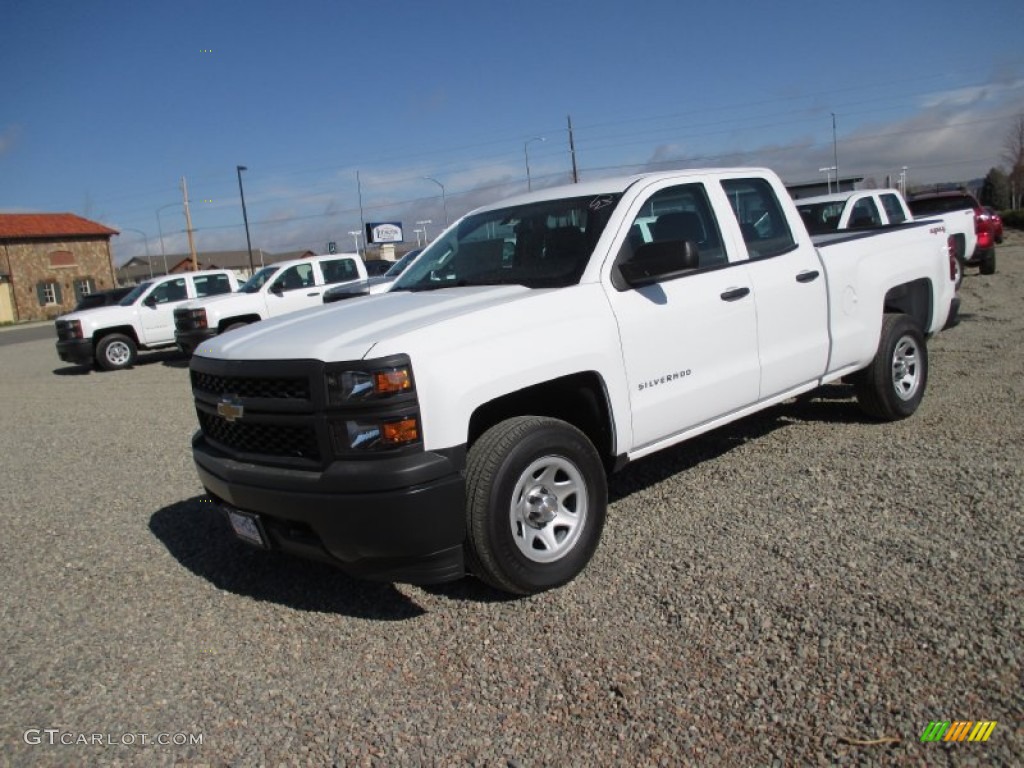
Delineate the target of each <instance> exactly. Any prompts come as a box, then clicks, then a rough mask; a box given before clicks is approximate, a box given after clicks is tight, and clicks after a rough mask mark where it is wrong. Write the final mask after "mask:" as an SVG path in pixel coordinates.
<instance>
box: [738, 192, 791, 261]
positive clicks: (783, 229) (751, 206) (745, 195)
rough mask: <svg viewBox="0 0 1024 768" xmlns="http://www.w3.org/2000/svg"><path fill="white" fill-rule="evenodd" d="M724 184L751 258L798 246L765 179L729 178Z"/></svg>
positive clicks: (782, 251)
mask: <svg viewBox="0 0 1024 768" xmlns="http://www.w3.org/2000/svg"><path fill="white" fill-rule="evenodd" d="M722 188H723V189H724V190H725V194H726V195H728V197H729V203H730V204H731V205H732V211H733V213H734V214H736V220H737V221H738V222H739V225H740V231H741V232H743V240H744V242H746V244H747V253H748V254H749V255H750V258H751V259H766V258H769V257H770V256H778V255H779V254H783V253H786V252H788V251H791V250H793V249H794V248H796V240H794V239H793V233H792V232H791V231H790V229H789V223H788V222H787V221H786V217H785V215H784V214H783V213H782V207H781V206H780V205H779V200H778V198H777V197H776V196H775V192H774V190H772V186H771V184H769V183H768V182H767V181H766V180H765V179H727V180H725V181H723V182H722Z"/></svg>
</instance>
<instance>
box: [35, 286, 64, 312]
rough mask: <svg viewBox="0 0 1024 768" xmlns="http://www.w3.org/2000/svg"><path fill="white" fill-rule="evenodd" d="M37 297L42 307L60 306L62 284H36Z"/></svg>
mask: <svg viewBox="0 0 1024 768" xmlns="http://www.w3.org/2000/svg"><path fill="white" fill-rule="evenodd" d="M36 296H38V297H39V306H41V307H50V306H54V305H56V304H60V303H61V294H60V283H57V282H53V281H50V282H43V283H36Z"/></svg>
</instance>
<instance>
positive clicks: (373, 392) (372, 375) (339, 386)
mask: <svg viewBox="0 0 1024 768" xmlns="http://www.w3.org/2000/svg"><path fill="white" fill-rule="evenodd" d="M413 391H414V386H413V379H412V368H411V367H410V366H408V365H401V366H389V367H386V368H377V369H373V370H363V371H358V370H346V371H328V372H327V396H328V400H329V402H330V404H331V405H345V404H349V403H357V402H361V401H366V400H377V399H381V398H391V397H395V396H397V395H405V394H411V393H412V392H413Z"/></svg>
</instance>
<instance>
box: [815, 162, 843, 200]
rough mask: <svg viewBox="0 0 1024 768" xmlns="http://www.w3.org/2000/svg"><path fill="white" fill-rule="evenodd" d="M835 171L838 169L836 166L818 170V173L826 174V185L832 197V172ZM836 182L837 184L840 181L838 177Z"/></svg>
mask: <svg viewBox="0 0 1024 768" xmlns="http://www.w3.org/2000/svg"><path fill="white" fill-rule="evenodd" d="M835 169H836V167H835V166H834V165H830V166H828V167H827V168H819V169H818V173H824V174H825V185H826V186H827V187H828V193H829V194H830V195H831V194H832V171H834V170H835ZM836 181H837V182H838V181H839V178H838V177H837V178H836ZM836 186H837V187H838V186H839V185H838V183H837V184H836Z"/></svg>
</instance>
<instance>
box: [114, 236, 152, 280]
mask: <svg viewBox="0 0 1024 768" xmlns="http://www.w3.org/2000/svg"><path fill="white" fill-rule="evenodd" d="M121 229H126V230H128V231H129V232H138V233H139V234H140V235H142V242H143V243H144V244H145V246H146V263H147V264H149V277H150V279H151V280H152V279H153V260H152V259H151V258H150V257H149V237H147V236H146V233H145V232H143V231H142V230H141V229H133V228H132V227H121Z"/></svg>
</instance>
